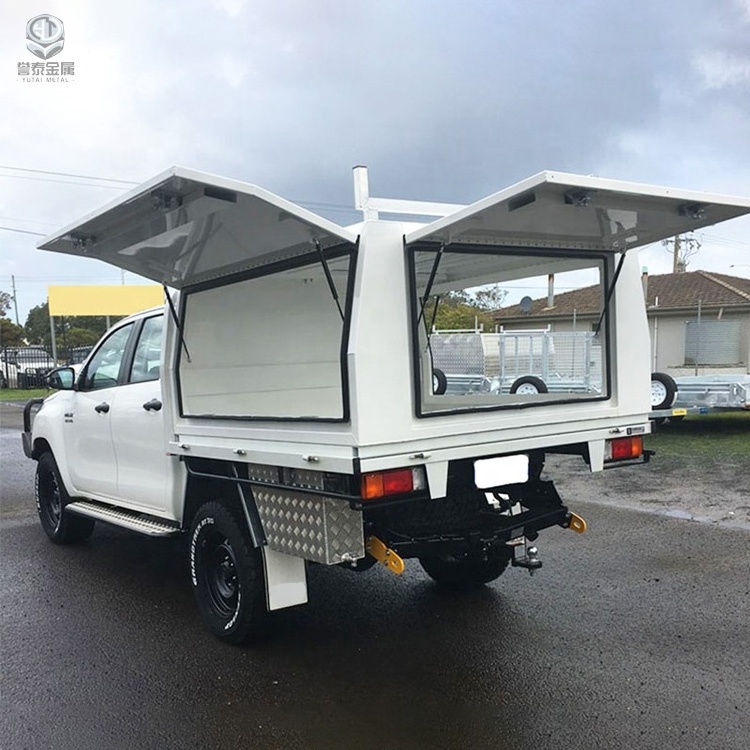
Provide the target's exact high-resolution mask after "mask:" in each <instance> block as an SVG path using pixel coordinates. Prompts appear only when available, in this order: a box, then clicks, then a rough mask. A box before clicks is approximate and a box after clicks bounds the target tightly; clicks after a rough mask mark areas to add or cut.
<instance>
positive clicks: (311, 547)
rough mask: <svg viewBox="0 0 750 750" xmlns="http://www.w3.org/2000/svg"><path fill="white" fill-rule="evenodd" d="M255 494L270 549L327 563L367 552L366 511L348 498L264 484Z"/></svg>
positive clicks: (256, 489)
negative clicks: (348, 500)
mask: <svg viewBox="0 0 750 750" xmlns="http://www.w3.org/2000/svg"><path fill="white" fill-rule="evenodd" d="M253 497H254V498H255V503H256V505H257V507H258V513H259V514H260V519H261V521H262V523H263V530H264V532H265V534H266V539H267V541H268V546H269V548H270V549H272V550H276V551H277V552H283V553H284V554H287V555H292V556H293V557H303V558H305V559H306V560H312V561H313V562H318V563H323V564H324V565H336V564H338V563H341V562H347V561H354V560H358V559H360V558H361V557H364V556H365V543H364V536H363V531H362V514H361V513H360V512H359V511H356V510H352V509H351V508H350V507H349V503H348V502H347V501H346V500H338V499H334V498H331V497H324V496H323V495H309V494H306V493H301V492H294V491H293V490H289V489H282V488H278V489H276V488H272V487H265V486H260V485H253Z"/></svg>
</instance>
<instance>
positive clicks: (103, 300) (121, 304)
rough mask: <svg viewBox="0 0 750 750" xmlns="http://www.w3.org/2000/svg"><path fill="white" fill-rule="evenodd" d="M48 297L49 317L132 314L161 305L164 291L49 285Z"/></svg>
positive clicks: (144, 286) (144, 287)
mask: <svg viewBox="0 0 750 750" xmlns="http://www.w3.org/2000/svg"><path fill="white" fill-rule="evenodd" d="M47 295H48V299H49V314H50V315H52V316H58V315H71V316H76V315H131V314H132V313H136V312H140V311H141V310H146V309H148V308H149V307H157V306H159V305H162V304H163V303H164V291H163V290H162V288H161V287H160V286H155V285H153V284H141V285H135V284H134V285H128V286H124V285H122V286H50V287H47Z"/></svg>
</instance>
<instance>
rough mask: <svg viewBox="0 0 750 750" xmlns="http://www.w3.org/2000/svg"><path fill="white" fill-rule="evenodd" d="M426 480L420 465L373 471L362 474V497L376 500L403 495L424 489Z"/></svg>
mask: <svg viewBox="0 0 750 750" xmlns="http://www.w3.org/2000/svg"><path fill="white" fill-rule="evenodd" d="M426 487H427V482H426V479H425V472H424V468H423V467H422V466H418V467H415V468H413V469H393V470H391V471H374V472H370V473H369V474H363V475H362V499H363V500H377V499H378V498H381V497H391V496H393V495H405V494H408V493H410V492H414V491H415V490H423V489H426Z"/></svg>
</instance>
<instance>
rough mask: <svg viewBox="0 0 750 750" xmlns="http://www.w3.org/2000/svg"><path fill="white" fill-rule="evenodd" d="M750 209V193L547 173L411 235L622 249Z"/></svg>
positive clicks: (412, 238) (411, 239)
mask: <svg viewBox="0 0 750 750" xmlns="http://www.w3.org/2000/svg"><path fill="white" fill-rule="evenodd" d="M747 213H750V199H748V198H735V197H728V196H722V195H711V194H708V193H699V192H695V191H689V190H673V189H672V188H664V187H656V186H653V185H640V184H636V183H630V182H620V181H617V180H605V179H601V178H598V177H585V176H582V175H575V174H566V173H563V172H540V173H539V174H537V175H535V176H534V177H530V178H529V179H527V180H524V181H523V182H519V183H517V184H516V185H513V186H511V187H509V188H506V189H505V190H502V191H500V192H499V193H495V194H494V195H490V196H488V197H487V198H484V199H482V200H480V201H477V202H476V203H473V204H471V205H470V206H467V207H466V208H463V209H460V210H459V211H456V212H455V213H452V214H450V215H448V216H445V217H443V218H441V219H439V220H437V221H434V222H432V223H431V224H427V225H426V226H424V227H421V228H419V229H416V230H414V231H412V232H410V233H409V234H407V235H406V243H407V245H411V244H414V243H417V242H436V243H440V244H443V245H450V244H467V245H495V246H518V247H537V248H568V249H578V250H592V251H609V252H622V251H623V250H628V249H630V248H634V247H640V246H642V245H648V244H650V243H652V242H656V241H658V240H662V239H665V238H666V237H673V236H674V235H677V234H682V233H683V232H691V231H693V230H696V229H700V228H702V227H705V226H709V225H711V224H716V223H718V222H720V221H726V220H727V219H733V218H735V217H737V216H742V215H743V214H747Z"/></svg>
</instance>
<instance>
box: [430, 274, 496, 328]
mask: <svg viewBox="0 0 750 750" xmlns="http://www.w3.org/2000/svg"><path fill="white" fill-rule="evenodd" d="M506 295H507V292H506V291H505V290H504V289H501V288H500V285H499V284H493V285H491V286H484V287H477V288H476V289H473V290H461V291H456V292H448V294H445V295H442V296H440V298H439V300H437V314H436V313H435V301H436V298H435V297H433V298H432V299H431V300H430V301H429V302H428V303H427V305H426V306H425V320H426V322H427V325H428V326H430V325H434V326H435V328H437V329H438V330H441V331H444V330H456V329H474V328H475V327H480V328H483V330H485V331H493V330H494V329H495V319H494V318H493V316H492V313H493V311H495V310H497V309H498V308H499V307H500V305H501V304H502V301H503V300H504V299H505V297H506Z"/></svg>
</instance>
